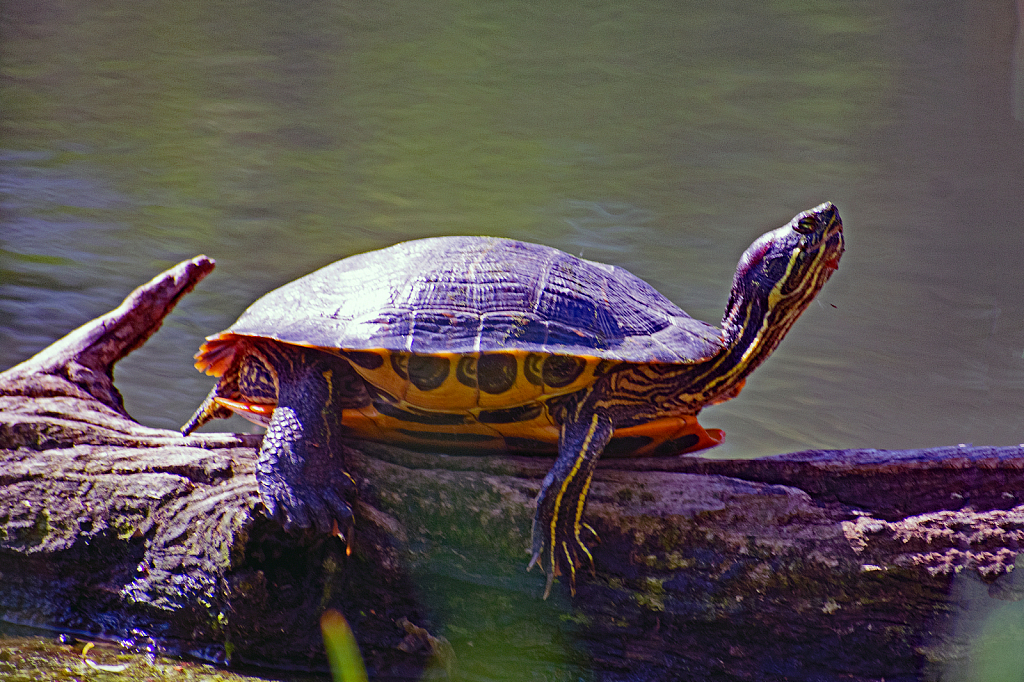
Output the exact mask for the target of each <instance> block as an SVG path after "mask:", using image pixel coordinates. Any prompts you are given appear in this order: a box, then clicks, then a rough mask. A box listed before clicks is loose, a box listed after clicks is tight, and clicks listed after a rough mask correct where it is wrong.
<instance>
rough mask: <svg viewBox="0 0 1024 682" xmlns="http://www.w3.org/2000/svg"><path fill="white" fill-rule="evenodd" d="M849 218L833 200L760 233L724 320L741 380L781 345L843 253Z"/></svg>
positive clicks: (738, 270) (742, 267)
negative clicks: (842, 216) (844, 218)
mask: <svg viewBox="0 0 1024 682" xmlns="http://www.w3.org/2000/svg"><path fill="white" fill-rule="evenodd" d="M843 248H844V247H843V222H842V220H841V219H840V218H839V211H837V210H836V207H835V206H833V205H832V204H831V203H830V202H825V203H824V204H821V205H820V206H817V207H815V208H812V209H811V210H809V211H804V212H803V213H800V214H798V215H797V216H795V217H794V218H793V219H792V220H791V221H789V223H788V224H786V225H784V226H783V227H780V228H779V229H777V230H772V231H771V232H768V233H767V234H764V235H762V236H761V237H759V238H758V239H757V240H756V241H755V242H754V243H753V244H751V245H750V248H748V249H747V250H746V252H745V253H744V254H743V256H742V257H741V258H740V262H739V265H738V266H737V268H736V275H735V277H734V278H733V285H732V293H731V295H730V297H729V305H728V306H727V307H726V310H725V317H724V318H723V320H722V326H723V331H724V334H725V342H726V345H727V347H728V349H729V351H728V353H729V356H730V360H731V362H730V363H729V364H730V365H732V369H731V371H730V372H729V373H730V374H733V373H735V378H736V380H737V381H738V380H742V378H743V377H744V376H746V375H747V374H749V373H750V372H751V371H753V369H754V368H755V367H757V366H758V365H759V364H760V363H761V362H762V361H764V359H765V358H767V357H768V355H769V354H771V352H772V351H773V350H775V348H776V346H778V345H779V342H780V341H781V340H782V337H783V336H785V334H786V332H788V331H789V328H790V327H792V326H793V323H794V322H795V321H796V318H798V317H799V316H800V313H802V312H803V311H804V310H805V309H806V308H807V306H808V305H810V303H811V301H812V300H814V297H815V296H816V295H817V294H818V292H819V291H821V287H822V286H824V284H825V282H826V281H828V278H829V277H831V276H832V273H833V272H835V271H836V269H837V268H838V267H839V259H840V258H841V257H842V255H843Z"/></svg>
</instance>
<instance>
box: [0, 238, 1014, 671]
mask: <svg viewBox="0 0 1024 682" xmlns="http://www.w3.org/2000/svg"><path fill="white" fill-rule="evenodd" d="M212 267H213V263H212V261H210V260H209V259H206V258H205V257H198V258H196V259H194V260H192V261H188V262H186V263H182V264H181V265H179V266H177V267H176V268H174V269H172V270H170V271H168V272H167V273H164V274H163V275H161V276H159V277H157V278H156V279H154V280H153V281H151V282H149V283H148V284H146V285H144V286H143V287H140V288H139V289H138V290H137V291H136V292H134V293H133V294H132V295H131V296H130V297H129V298H128V299H127V300H126V301H125V303H124V304H123V305H122V306H121V307H119V308H118V309H117V310H115V311H113V312H111V313H109V314H108V315H106V316H104V317H101V318H99V319H97V320H94V321H93V322H91V323H89V324H87V325H85V326H83V327H82V328H80V329H78V330H76V331H75V332H72V333H71V334H69V335H68V336H67V337H65V338H64V339H61V340H60V341H58V342H56V343H55V344H53V345H52V346H50V347H49V348H47V349H46V350H44V351H43V352H41V353H40V354H38V355H37V356H35V357H33V358H31V359H30V360H28V361H26V362H24V363H22V364H21V365H18V366H17V367H14V368H12V369H10V370H8V371H7V372H4V373H3V374H0V617H2V618H4V619H6V620H8V621H12V622H19V623H25V624H31V625H37V626H43V627H50V628H55V629H61V630H70V631H81V632H88V633H91V634H106V635H108V636H111V637H116V638H120V639H123V640H125V641H127V642H130V643H133V644H135V645H138V646H152V645H157V646H160V647H164V648H168V649H170V650H172V651H176V652H180V653H187V654H192V655H197V656H201V657H204V658H209V659H215V660H222V661H225V660H228V659H230V660H231V661H233V662H236V661H243V662H259V663H263V664H268V665H309V666H314V667H316V666H319V665H322V663H323V653H322V650H321V645H320V639H319V630H318V622H319V618H320V615H321V613H322V612H323V611H324V609H326V608H336V609H338V610H339V611H341V612H342V613H344V614H345V616H346V617H347V618H348V620H349V621H350V623H351V624H352V626H353V629H354V631H355V633H356V635H357V638H358V640H359V643H360V646H361V647H362V649H363V652H364V656H365V657H366V659H367V664H368V667H369V669H370V671H371V674H372V675H376V676H378V677H380V678H403V677H412V678H417V677H419V676H420V675H421V674H422V671H423V669H424V668H425V667H427V666H438V665H440V666H444V667H445V668H447V669H448V670H449V671H451V670H452V669H454V668H455V667H457V668H458V669H459V670H460V671H461V672H460V674H459V676H460V677H466V678H469V679H472V678H474V677H481V678H493V677H496V676H497V677H502V676H506V675H507V676H508V677H509V678H510V679H511V678H519V679H521V678H530V677H532V676H534V675H538V674H545V675H555V676H569V675H570V674H571V675H574V676H582V677H591V678H597V679H608V680H613V679H622V678H626V677H628V678H629V679H634V680H646V679H652V680H654V679H658V680H663V679H679V680H709V679H714V680H760V679H789V680H832V679H835V680H839V679H842V680H876V679H883V678H884V679H886V680H897V679H905V680H912V679H931V678H933V677H936V676H937V675H938V672H936V671H940V670H942V669H943V668H944V666H945V667H946V668H948V666H950V665H953V666H956V665H960V664H961V663H963V662H964V661H965V660H967V659H968V657H969V650H968V649H965V648H964V646H963V643H962V642H961V641H959V640H958V639H957V638H958V637H960V636H962V633H963V629H962V628H958V627H957V626H956V622H955V619H956V618H957V616H958V615H959V613H960V612H961V611H962V609H960V608H959V606H958V603H957V602H956V601H955V600H951V597H950V595H951V594H959V595H962V594H964V593H965V590H966V591H967V592H970V591H971V590H974V591H975V592H976V591H978V590H979V589H982V588H983V589H984V590H986V591H987V594H990V595H993V596H994V597H997V598H1000V599H1006V600H1016V599H1020V598H1021V597H1022V596H1024V589H1022V588H1021V586H1019V585H1018V584H1017V583H1016V582H1015V579H1016V577H1017V575H1019V572H1017V574H1013V573H1010V571H1011V569H1012V568H1013V566H1014V562H1015V560H1016V556H1017V554H1018V552H1019V551H1020V550H1019V548H1020V543H1021V538H1022V534H1024V505H1022V503H1021V500H1020V495H1021V491H1022V490H1024V485H1022V484H1024V448H1020V447H1013V448H975V447H956V448H945V449H940V450H927V451H903V452H885V451H874V450H859V451H831V452H812V453H797V454H794V455H787V456H781V457H773V458H766V459H760V460H750V461H743V460H711V459H704V458H700V457H685V456H681V457H669V458H657V459H618V460H606V461H604V462H603V463H602V465H601V466H600V467H599V469H598V473H597V474H596V475H595V479H594V483H593V486H592V489H591V496H590V503H589V506H588V510H587V519H588V521H589V522H590V524H591V525H592V526H593V527H594V528H595V529H596V531H597V533H598V535H599V536H600V538H601V542H600V543H599V544H598V545H597V546H596V547H595V550H594V556H595V560H596V573H595V574H594V575H593V576H588V575H587V574H586V573H584V574H583V575H582V576H581V580H580V584H579V586H578V591H577V594H576V595H575V597H571V596H570V595H569V594H568V593H567V589H566V588H565V586H564V585H562V586H560V587H559V589H556V594H555V595H553V597H552V599H550V600H548V601H543V600H541V599H540V595H541V593H542V591H543V584H544V580H543V577H542V576H540V575H539V574H527V573H525V571H524V567H525V563H526V559H527V558H528V556H527V551H526V550H527V547H528V545H529V528H530V520H531V517H532V513H533V504H534V498H535V496H536V495H537V492H538V490H539V487H540V479H541V478H542V477H543V475H544V473H545V472H546V471H547V469H548V467H549V466H550V460H548V459H545V458H531V457H495V456H479V457H473V456H450V455H441V454H425V453H416V452H411V451H406V450H402V449H399V448H392V447H385V446H381V445H374V444H367V443H353V445H352V448H351V449H350V451H349V452H348V453H347V457H348V462H349V464H350V465H351V468H352V470H353V473H354V474H355V475H356V477H357V478H358V480H359V481H360V490H359V502H358V504H357V506H356V514H357V531H356V535H355V538H354V540H353V543H352V546H351V549H352V550H353V552H352V554H351V555H350V556H349V555H348V553H347V550H348V549H349V548H348V547H346V546H345V545H343V544H342V543H341V542H340V541H339V540H338V539H336V538H333V537H319V536H316V535H314V534H311V533H298V534H287V533H285V532H283V531H282V530H281V528H280V527H279V526H278V525H277V524H276V523H274V522H273V521H270V520H268V519H266V518H264V517H263V515H262V513H261V506H260V504H259V496H258V493H257V491H256V487H255V479H254V474H253V470H254V469H253V465H254V461H255V448H256V446H257V445H258V440H259V439H258V437H255V436H242V435H231V434H193V435H191V436H189V437H188V438H182V437H181V436H180V435H178V434H177V433H175V432H170V431H164V430H160V429H151V428H147V427H144V426H142V425H140V424H138V423H136V422H134V421H133V420H132V419H131V418H130V417H129V416H128V415H127V414H126V413H125V411H124V407H123V404H122V402H121V398H120V395H119V394H118V392H117V390H116V388H115V387H114V385H113V380H112V368H113V365H114V363H116V362H117V361H118V360H119V359H120V358H122V357H124V356H125V355H126V354H127V353H128V352H130V351H131V350H133V349H134V348H137V347H139V346H140V345H142V343H144V342H145V340H146V339H147V338H148V337H149V336H150V335H151V334H153V333H154V332H155V331H156V330H157V329H158V328H159V326H160V323H161V321H162V320H163V318H164V316H165V315H166V314H167V313H168V312H169V311H170V309H171V308H172V307H173V306H174V304H175V303H176V302H177V301H178V300H179V298H180V297H181V296H183V295H184V294H185V293H187V292H188V291H189V290H191V288H192V287H194V286H195V284H196V283H197V282H198V281H199V280H200V279H202V277H203V276H205V274H207V273H208V272H209V271H210V270H211V269H212ZM183 371H188V369H187V368H183ZM956 581H959V584H960V587H956V585H955V583H956ZM964 581H966V582H964ZM963 585H967V587H963ZM954 588H955V589H954ZM496 667H497V668H500V669H503V670H506V673H503V674H496V673H495V668H496ZM508 670H511V671H512V672H511V673H509V672H507V671H508Z"/></svg>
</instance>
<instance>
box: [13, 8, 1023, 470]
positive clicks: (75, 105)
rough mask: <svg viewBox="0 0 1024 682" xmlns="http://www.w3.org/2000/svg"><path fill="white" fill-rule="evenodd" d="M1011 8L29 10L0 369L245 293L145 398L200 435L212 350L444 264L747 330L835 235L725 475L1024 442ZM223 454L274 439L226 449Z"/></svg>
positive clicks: (150, 350) (160, 360)
mask: <svg viewBox="0 0 1024 682" xmlns="http://www.w3.org/2000/svg"><path fill="white" fill-rule="evenodd" d="M1018 12H1022V13H1024V9H1021V7H1020V5H1019V4H1018V6H1016V7H1015V6H1014V4H1013V3H1012V2H977V1H974V2H961V3H912V2H901V3H885V2H879V1H858V2H846V1H843V2H840V1H838V0H836V1H829V0H816V1H812V2H799V3H797V2H783V1H781V0H780V1H774V2H765V3H753V2H738V1H734V2H723V3H710V4H709V3H698V2H654V1H648V2H643V1H641V2H630V3H576V2H554V3H546V4H540V3H532V2H487V1H483V2H481V1H475V2H468V1H465V2H460V1H457V0H452V1H450V2H437V3H416V2H408V1H394V2H375V3H334V4H329V5H323V4H310V3H298V4H296V3H285V2H272V1H270V2H260V3H234V2H210V3H203V4H202V5H201V6H191V5H189V6H188V7H186V6H185V5H183V4H181V3H177V2H150V3H146V4H145V5H144V7H143V6H140V5H137V4H136V3H129V2H123V0H105V1H100V2H92V3H78V4H74V3H72V4H67V3H60V2H46V1H42V2H32V3H19V2H6V3H2V4H0V20H2V25H0V30H2V35H0V38H2V40H0V190H2V196H0V367H7V366H10V365H12V364H15V363H17V362H19V361H21V360H23V359H25V358H26V357H28V356H30V355H31V354H33V353H34V352H36V351H38V350H40V349H41V348H43V347H44V346H46V345H47V344H48V343H50V342H51V341H53V340H54V339H56V338H58V337H60V336H62V335H63V334H65V333H66V332H67V331H69V330H70V329H72V328H74V327H76V326H77V325H79V324H81V323H82V322H85V321H87V320H89V319H91V318H93V317H95V316H97V315H99V314H102V313H104V312H106V311H108V310H109V309H111V308H113V307H114V306H116V305H117V304H118V303H119V302H120V300H121V299H122V298H123V296H124V295H126V294H127V293H128V292H129V291H130V290H131V289H132V288H133V287H135V286H137V285H138V284H140V283H142V282H143V281H145V280H147V279H149V278H150V277H152V276H153V275H155V274H157V273H158V272H160V271H161V270H163V269H165V268H166V267H169V266H170V265H172V264H174V263H176V262H178V261H180V260H183V259H185V258H189V257H192V256H194V255H196V254H198V253H206V254H208V255H210V256H212V257H214V258H215V259H217V261H218V268H217V270H216V271H215V272H214V274H213V275H211V276H210V277H209V278H208V279H207V280H206V281H204V282H203V283H202V284H201V285H200V287H199V289H198V290H197V291H196V292H195V293H193V294H191V295H189V296H188V297H186V298H185V299H184V300H183V302H182V303H181V305H179V307H178V309H177V310H176V311H175V312H174V313H173V314H172V315H171V316H170V318H169V319H168V320H167V322H166V324H165V325H164V327H163V328H162V329H161V330H160V332H159V333H158V334H157V336H156V337H154V338H153V339H152V340H151V341H150V342H149V344H148V345H147V346H146V347H144V348H143V349H142V350H140V351H138V352H136V353H135V354H133V355H132V356H130V357H129V358H128V359H126V360H125V361H123V362H122V363H121V364H120V365H118V368H117V374H116V379H117V383H118V386H119V387H120V388H121V390H122V391H123V393H124V394H125V396H126V401H127V406H128V409H129V411H130V412H131V413H132V414H133V415H134V416H135V417H136V418H137V419H138V420H140V421H141V422H143V423H145V424H148V425H152V426H159V427H166V428H177V427H178V426H180V425H181V424H182V423H183V422H184V421H185V420H186V419H187V418H188V416H189V415H190V414H191V412H192V410H193V409H194V408H195V406H196V405H198V403H199V402H200V401H201V399H202V398H203V396H204V395H205V394H206V392H207V391H208V389H209V387H210V385H211V380H210V379H209V378H207V377H203V376H201V375H199V374H198V373H197V372H196V371H195V370H194V369H193V368H192V367H191V356H192V354H193V353H194V352H195V350H196V349H197V348H198V346H199V343H200V341H201V339H202V338H203V337H204V336H206V335H208V334H212V333H215V332H217V331H219V330H221V329H223V328H225V327H227V326H228V325H229V324H230V323H231V322H232V321H233V320H234V319H235V317H237V315H238V314H239V313H240V312H241V311H242V310H243V309H244V308H245V307H246V306H247V305H248V304H249V303H251V302H252V301H253V300H255V299H256V298H257V297H259V296H260V295H261V294H263V293H264V292H266V291H268V290H269V289H272V288H274V287H275V286H278V285H280V284H282V283H284V282H286V281H289V280H291V279H293V278H295V277H297V276H299V275H301V274H305V273H307V272H309V271H311V270H313V269H315V268H317V267H319V266H321V265H324V264H326V263H329V262H331V261H333V260H336V259H338V258H340V257H344V256H347V255H350V254H353V253H357V252H361V251H365V250H369V249H375V248H379V247H383V246H387V245H390V244H392V243H395V242H397V241H402V240H405V239H412V238H417V237H423V236H430V235H440V234H490V235H497V236H505V237H512V238H517V239H524V240H530V241H538V242H543V243H545V244H549V245H552V246H555V247H558V248H561V249H564V250H566V251H569V252H571V253H574V254H578V255H582V256H584V257H587V258H590V259H595V260H602V261H606V262H611V263H615V264H618V265H622V266H624V267H626V268H628V269H630V270H632V271H633V272H635V273H636V274H638V275H640V276H641V277H643V278H645V279H647V280H648V281H650V282H651V283H652V284H654V285H655V286H656V287H657V288H659V289H660V290H661V291H663V292H664V293H665V294H666V295H668V296H669V297H670V298H672V299H673V300H675V301H676V302H677V303H679V304H680V305H681V306H682V307H683V308H684V309H686V310H687V311H688V312H690V313H691V314H692V315H694V316H695V317H699V318H701V319H705V320H708V321H711V322H715V323H717V322H718V321H719V320H720V318H721V315H722V311H723V309H724V307H725V302H726V300H727V298H728V293H729V286H730V283H731V278H732V274H733V272H734V269H735V264H736V261H737V259H738V257H739V255H740V253H742V251H743V250H744V249H745V248H746V246H747V245H748V244H749V243H750V242H751V241H752V240H753V239H754V238H755V237H757V236H758V235H760V234H761V233H762V232H764V231H766V230H767V229H769V228H772V227H775V226H778V225H780V224H782V223H784V222H785V221H787V220H788V219H789V218H790V217H791V216H792V215H793V214H795V213H797V212H798V211H800V210H803V209H806V208H809V207H811V206H814V205H816V204H818V203H820V202H821V201H824V200H826V199H827V200H831V201H833V202H835V203H836V204H837V205H838V207H839V209H840V211H841V213H842V215H843V217H844V220H845V223H846V226H847V228H846V235H847V253H846V255H845V257H844V259H843V262H842V267H841V268H840V270H839V272H838V273H836V275H835V276H834V277H833V278H832V280H831V281H830V282H829V284H828V285H827V286H826V287H825V289H824V291H823V292H822V293H821V295H820V296H819V297H818V301H817V302H816V303H815V304H814V305H812V307H811V308H810V309H809V310H808V311H807V312H806V313H805V314H804V316H803V318H802V319H801V320H800V321H799V322H798V323H797V324H796V326H795V327H794V329H793V331H792V332H791V333H790V334H789V336H788V337H787V338H786V340H785V341H784V342H783V344H782V346H781V347H780V348H779V350H778V351H777V352H776V353H775V354H774V356H773V357H771V358H770V359H769V360H768V362H767V363H766V364H765V365H764V366H763V367H762V368H761V369H759V370H758V371H757V372H756V373H755V374H753V375H752V376H751V378H750V379H749V381H748V383H747V387H746V389H745V390H744V392H743V394H742V395H741V396H740V397H739V398H737V399H735V400H733V401H730V402H728V403H725V404H722V405H719V406H715V407H712V408H709V409H707V410H706V411H705V412H704V413H703V418H702V421H703V422H704V423H705V426H707V427H716V428H722V429H724V430H725V431H726V433H727V440H726V444H725V445H723V446H722V447H720V448H718V449H717V450H716V451H714V452H713V453H712V454H713V455H715V456H729V457H754V456H761V455H768V454H774V453H779V452H787V451H794V450H801V449H806V448H852V447H878V448H910V447H926V446H933V445H943V444H952V443H975V444H995V445H1009V444H1016V443H1020V442H1022V441H1024V426H1022V416H1024V294H1022V287H1021V281H1022V273H1024V265H1022V264H1024V218H1022V217H1021V216H1024V40H1022V38H1021V37H1020V22H1019V21H1018V19H1017V13H1018ZM217 426H218V427H220V428H242V429H247V426H245V425H244V423H236V422H231V423H227V422H219V423H218V424H217Z"/></svg>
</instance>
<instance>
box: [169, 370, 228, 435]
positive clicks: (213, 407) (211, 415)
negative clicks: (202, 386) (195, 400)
mask: <svg viewBox="0 0 1024 682" xmlns="http://www.w3.org/2000/svg"><path fill="white" fill-rule="evenodd" d="M223 383H224V382H223V381H221V382H219V383H218V384H217V385H216V386H214V387H213V388H212V389H210V392H209V393H208V394H207V395H206V400H204V401H203V402H202V404H201V405H199V408H198V409H197V410H196V411H195V413H194V414H193V415H192V417H191V418H190V419H189V420H188V422H186V423H185V425H184V426H182V427H181V435H183V436H187V435H189V434H190V433H192V432H193V431H195V430H196V429H198V428H199V427H200V426H202V425H203V424H206V423H207V422H211V421H213V420H214V419H227V418H228V417H230V416H231V415H232V414H233V413H232V412H231V410H229V409H228V408H226V407H224V406H223V405H220V404H219V403H217V400H216V399H217V398H220V397H222V395H223V394H222V393H221V386H222V385H223Z"/></svg>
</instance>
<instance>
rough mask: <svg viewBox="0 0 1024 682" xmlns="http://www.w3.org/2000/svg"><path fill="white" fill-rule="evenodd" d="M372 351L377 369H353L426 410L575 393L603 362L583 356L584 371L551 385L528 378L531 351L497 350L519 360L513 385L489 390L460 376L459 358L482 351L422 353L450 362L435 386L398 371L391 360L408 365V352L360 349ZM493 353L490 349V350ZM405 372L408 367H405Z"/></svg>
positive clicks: (477, 355)
mask: <svg viewBox="0 0 1024 682" xmlns="http://www.w3.org/2000/svg"><path fill="white" fill-rule="evenodd" d="M360 352H363V353H372V354H374V355H376V356H378V357H379V358H380V360H381V362H380V366H379V367H377V368H374V369H369V368H366V367H362V366H360V365H359V364H357V363H355V362H351V364H352V367H353V369H355V371H356V372H357V373H358V374H359V376H361V377H362V378H363V379H364V380H365V381H367V382H368V383H370V384H371V385H373V386H375V387H376V388H378V389H380V390H381V391H383V392H385V393H387V394H388V395H391V396H393V397H395V398H396V399H398V400H400V401H403V402H406V403H408V404H409V405H412V406H414V407H418V408H421V409H424V410H438V411H442V412H461V411H464V410H472V409H473V408H476V407H480V408H484V409H494V408H502V407H512V406H515V405H523V404H526V403H530V402H533V401H535V400H538V399H545V398H549V397H551V396H555V395H565V394H567V393H575V392H576V391H579V390H580V389H582V388H585V387H586V386H588V385H590V384H592V383H593V382H594V381H595V376H594V372H595V370H596V369H597V367H598V365H600V363H601V362H602V359H601V358H597V357H592V356H580V357H581V359H582V360H584V361H585V365H584V367H583V371H582V372H580V375H579V376H578V377H576V379H574V380H573V381H572V382H571V383H569V384H567V385H565V386H560V387H557V388H555V387H552V386H548V385H537V384H534V383H532V382H530V380H529V379H528V378H527V376H526V372H525V368H524V367H525V363H526V358H527V356H528V355H530V353H528V352H527V351H518V350H516V351H495V352H500V353H501V354H502V355H508V356H511V357H513V358H515V360H516V376H515V382H514V383H513V384H512V386H511V387H510V388H508V389H507V390H505V391H502V392H501V393H493V394H492V393H487V392H486V391H482V390H480V389H479V388H476V387H473V386H467V385H466V384H464V383H462V382H461V381H459V379H458V365H459V360H461V359H463V358H470V359H472V360H473V361H475V362H479V359H480V355H481V354H480V353H467V354H462V353H430V354H423V356H424V357H433V358H444V359H445V360H446V361H447V362H448V368H449V371H448V375H447V376H446V377H445V379H444V381H443V382H442V383H441V384H440V385H439V386H438V387H437V388H434V389H430V390H422V389H420V388H418V387H416V386H415V385H414V384H413V383H412V382H411V381H410V380H409V379H408V378H405V377H403V376H402V375H401V374H399V373H398V372H397V371H395V368H394V365H393V363H392V356H394V357H395V358H396V362H397V363H398V364H399V366H400V367H401V366H403V365H404V366H406V367H407V363H408V357H409V355H410V354H409V353H401V352H392V351H387V350H373V351H360ZM488 354H490V353H488ZM406 376H408V371H407V370H406Z"/></svg>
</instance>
